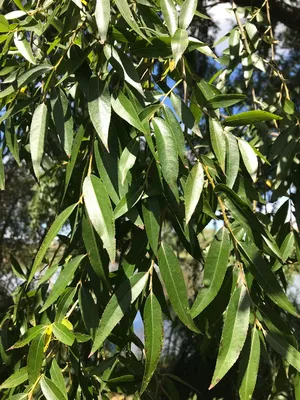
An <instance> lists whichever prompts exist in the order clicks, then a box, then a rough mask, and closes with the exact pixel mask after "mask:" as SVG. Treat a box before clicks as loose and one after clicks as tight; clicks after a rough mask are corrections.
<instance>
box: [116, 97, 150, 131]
mask: <svg viewBox="0 0 300 400" xmlns="http://www.w3.org/2000/svg"><path fill="white" fill-rule="evenodd" d="M111 106H112V108H113V110H114V112H115V113H116V114H118V115H119V117H121V118H122V119H124V120H125V121H126V122H128V123H129V125H131V126H134V127H135V128H136V129H138V130H139V131H141V132H143V133H144V134H147V131H146V130H145V128H144V126H143V125H142V122H141V120H140V118H139V116H138V113H137V112H136V109H135V108H134V106H133V105H132V103H131V102H130V101H129V100H128V98H127V97H126V96H125V95H124V94H123V93H122V92H120V93H119V95H118V97H117V98H114V97H113V96H112V97H111Z"/></svg>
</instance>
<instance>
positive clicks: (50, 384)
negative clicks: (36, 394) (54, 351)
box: [40, 376, 66, 400]
mask: <svg viewBox="0 0 300 400" xmlns="http://www.w3.org/2000/svg"><path fill="white" fill-rule="evenodd" d="M40 384H41V389H42V392H43V395H44V396H45V398H46V400H65V399H66V397H65V396H64V394H63V393H62V391H61V390H60V389H59V388H58V387H57V385H56V384H55V381H52V380H50V379H49V378H47V377H46V376H43V377H42V379H41V380H40Z"/></svg>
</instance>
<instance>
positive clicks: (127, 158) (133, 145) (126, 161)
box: [119, 139, 139, 185]
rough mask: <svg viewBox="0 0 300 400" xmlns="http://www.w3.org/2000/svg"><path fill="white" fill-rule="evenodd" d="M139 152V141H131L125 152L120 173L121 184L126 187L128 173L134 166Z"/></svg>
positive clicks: (120, 165) (121, 159) (120, 164)
mask: <svg viewBox="0 0 300 400" xmlns="http://www.w3.org/2000/svg"><path fill="white" fill-rule="evenodd" d="M138 151H139V141H138V140H137V139H135V140H131V141H130V142H129V143H128V144H127V146H126V147H125V149H124V150H123V152H122V154H121V157H120V162H119V171H120V179H121V184H122V185H124V182H125V179H126V176H127V174H128V171H129V170H130V169H131V168H132V167H133V166H134V164H135V160H136V157H137V155H138Z"/></svg>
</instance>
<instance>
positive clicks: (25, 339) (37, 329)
mask: <svg viewBox="0 0 300 400" xmlns="http://www.w3.org/2000/svg"><path fill="white" fill-rule="evenodd" d="M46 329H47V325H36V326H33V327H31V328H29V329H28V330H27V331H26V332H25V333H24V335H23V336H22V337H21V339H20V340H18V341H17V342H16V343H15V344H14V345H13V346H12V347H11V349H18V348H20V347H23V346H26V344H28V343H30V342H31V341H32V340H33V339H34V338H36V337H37V336H38V335H39V334H41V333H42V332H43V331H45V330H46Z"/></svg>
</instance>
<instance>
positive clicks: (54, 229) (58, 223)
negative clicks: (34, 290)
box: [27, 204, 77, 287]
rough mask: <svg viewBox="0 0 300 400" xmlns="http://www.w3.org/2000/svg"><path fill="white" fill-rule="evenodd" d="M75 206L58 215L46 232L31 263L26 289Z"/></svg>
mask: <svg viewBox="0 0 300 400" xmlns="http://www.w3.org/2000/svg"><path fill="white" fill-rule="evenodd" d="M76 206H77V204H73V205H71V206H69V207H68V208H66V209H65V210H64V211H63V212H62V213H61V214H59V215H58V217H57V218H56V219H55V221H54V222H53V224H52V225H51V227H50V229H49V231H48V232H47V234H46V236H45V239H44V240H43V242H42V244H41V246H40V248H39V250H38V252H37V255H36V257H35V259H34V263H33V266H32V269H31V271H30V275H29V278H28V280H27V287H28V285H29V283H30V282H31V280H32V278H33V277H34V274H35V273H36V271H37V269H38V267H39V265H40V263H41V262H42V260H43V258H44V255H45V254H46V252H47V250H48V248H49V246H50V244H51V243H52V241H53V240H54V239H55V237H56V235H57V234H58V233H59V231H60V230H61V228H62V227H63V225H64V223H65V222H66V221H67V219H68V218H69V216H70V215H71V214H72V212H73V211H74V209H75V207H76Z"/></svg>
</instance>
